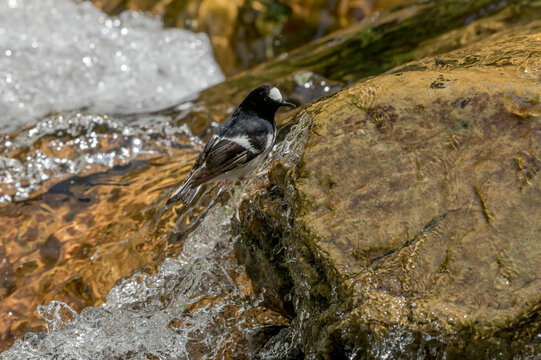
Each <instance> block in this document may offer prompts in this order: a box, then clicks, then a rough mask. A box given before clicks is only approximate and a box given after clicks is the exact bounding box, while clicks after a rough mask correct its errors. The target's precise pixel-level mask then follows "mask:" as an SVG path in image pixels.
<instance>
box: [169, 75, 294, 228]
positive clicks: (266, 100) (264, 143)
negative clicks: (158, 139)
mask: <svg viewBox="0 0 541 360" xmlns="http://www.w3.org/2000/svg"><path fill="white" fill-rule="evenodd" d="M281 106H291V107H295V105H294V104H292V103H289V102H286V101H284V100H283V99H282V94H280V90H278V89H277V88H275V87H272V86H267V85H265V86H261V87H258V88H257V89H255V90H252V92H251V93H250V94H248V96H247V97H246V98H245V99H244V100H243V101H242V103H241V104H240V105H239V107H238V108H237V109H236V110H235V112H234V113H233V115H232V116H231V117H230V118H229V119H228V120H227V121H226V122H224V123H223V124H222V125H220V127H219V128H218V130H217V131H216V133H215V134H214V135H213V136H212V137H211V138H210V140H209V141H208V143H207V144H206V145H205V147H204V148H203V150H202V151H201V153H200V154H199V156H198V158H197V160H196V162H195V165H194V166H193V168H192V170H191V172H190V174H189V176H188V177H187V178H186V179H185V180H184V181H183V182H182V185H180V187H179V188H178V189H177V191H175V193H174V194H173V195H172V196H171V197H170V198H169V200H168V201H167V204H168V205H169V204H171V203H174V202H177V201H179V200H181V201H182V203H183V204H184V206H188V204H190V202H191V201H192V200H193V198H194V197H195V195H196V194H197V191H198V190H199V188H200V187H201V185H203V184H206V183H208V182H211V181H213V182H220V181H223V182H224V184H225V186H226V189H227V191H228V192H229V196H231V201H232V202H233V205H234V206H235V215H236V217H237V219H239V207H238V205H237V203H236V201H235V198H234V197H233V193H232V192H231V188H230V186H229V185H230V183H231V182H232V181H235V180H237V179H241V178H243V177H245V176H247V175H249V174H250V173H251V172H252V171H253V170H254V169H255V168H256V167H257V166H258V165H259V164H260V163H261V161H263V159H265V157H266V156H267V155H268V154H269V152H270V151H271V149H272V147H273V145H274V140H275V138H276V124H275V122H274V114H275V113H276V111H277V110H278V108H280V107H281ZM264 173H266V172H263V173H261V174H256V176H257V175H263V174H264Z"/></svg>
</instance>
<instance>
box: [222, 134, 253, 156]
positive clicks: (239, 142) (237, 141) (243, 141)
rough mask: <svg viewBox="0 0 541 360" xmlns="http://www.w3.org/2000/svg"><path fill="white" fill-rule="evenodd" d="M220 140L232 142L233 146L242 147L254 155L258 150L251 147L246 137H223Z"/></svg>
mask: <svg viewBox="0 0 541 360" xmlns="http://www.w3.org/2000/svg"><path fill="white" fill-rule="evenodd" d="M221 140H228V141H231V142H234V143H235V144H237V145H240V146H242V147H243V148H245V149H246V150H248V151H250V152H252V153H254V154H257V153H259V150H258V149H256V148H255V147H253V146H252V144H251V143H250V139H249V138H248V137H247V136H235V137H231V138H228V137H223V138H222V139H221Z"/></svg>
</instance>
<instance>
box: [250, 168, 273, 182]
mask: <svg viewBox="0 0 541 360" xmlns="http://www.w3.org/2000/svg"><path fill="white" fill-rule="evenodd" d="M268 173H269V170H268V169H267V170H264V171H261V172H258V173H255V174H252V175H248V176H246V177H244V179H245V180H250V179H255V178H258V177H260V176H265V175H267V174H268Z"/></svg>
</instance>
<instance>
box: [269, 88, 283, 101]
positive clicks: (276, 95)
mask: <svg viewBox="0 0 541 360" xmlns="http://www.w3.org/2000/svg"><path fill="white" fill-rule="evenodd" d="M269 97H270V98H271V99H272V100H274V101H282V94H280V90H278V89H277V88H275V87H273V88H272V89H270V91H269Z"/></svg>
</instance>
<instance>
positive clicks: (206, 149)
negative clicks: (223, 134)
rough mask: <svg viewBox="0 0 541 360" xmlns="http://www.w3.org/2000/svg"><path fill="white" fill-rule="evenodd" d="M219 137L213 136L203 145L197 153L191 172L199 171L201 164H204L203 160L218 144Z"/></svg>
mask: <svg viewBox="0 0 541 360" xmlns="http://www.w3.org/2000/svg"><path fill="white" fill-rule="evenodd" d="M218 139H219V136H217V135H213V136H212V137H211V138H210V140H209V141H208V142H207V143H206V144H205V147H204V148H203V150H201V152H200V153H199V156H197V160H195V164H194V165H193V168H192V171H193V170H197V169H199V168H200V167H201V166H203V164H204V163H205V160H206V158H207V156H208V154H209V152H210V150H211V149H212V148H213V147H214V145H216V143H217V142H218Z"/></svg>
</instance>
